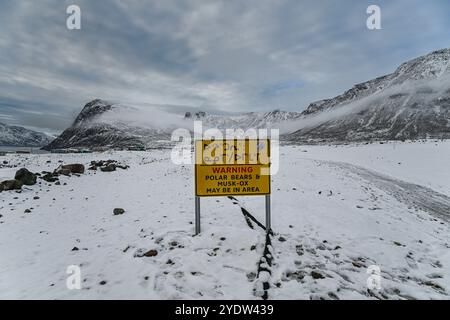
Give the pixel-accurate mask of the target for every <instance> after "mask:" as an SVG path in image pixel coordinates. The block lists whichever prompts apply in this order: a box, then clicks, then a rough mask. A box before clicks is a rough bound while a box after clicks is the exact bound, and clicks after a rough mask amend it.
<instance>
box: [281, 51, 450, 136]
mask: <svg viewBox="0 0 450 320" xmlns="http://www.w3.org/2000/svg"><path fill="white" fill-rule="evenodd" d="M449 119H450V49H444V50H439V51H435V52H432V53H430V54H428V55H425V56H422V57H419V58H417V59H414V60H411V61H409V62H406V63H404V64H402V65H401V66H400V67H399V68H398V69H397V70H396V71H395V72H394V73H392V74H389V75H386V76H383V77H380V78H377V79H374V80H370V81H367V82H364V83H361V84H357V85H355V86H354V87H353V88H351V89H350V90H348V91H346V92H345V93H343V94H342V95H339V96H337V97H335V98H333V99H328V100H321V101H318V102H314V103H312V104H310V105H309V107H308V108H307V109H306V110H305V111H304V112H303V113H302V121H301V122H299V126H300V128H299V129H298V130H296V131H295V132H294V133H292V134H289V135H287V136H286V139H288V140H295V141H299V140H300V141H317V140H326V141H330V140H331V141H342V142H347V141H370V140H383V139H386V140H403V139H423V138H450V123H449Z"/></svg>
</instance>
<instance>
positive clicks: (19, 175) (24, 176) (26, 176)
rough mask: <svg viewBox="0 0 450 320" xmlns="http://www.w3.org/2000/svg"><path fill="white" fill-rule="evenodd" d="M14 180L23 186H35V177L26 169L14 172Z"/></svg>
mask: <svg viewBox="0 0 450 320" xmlns="http://www.w3.org/2000/svg"><path fill="white" fill-rule="evenodd" d="M14 179H16V180H19V181H20V182H22V183H23V184H24V185H27V186H32V185H35V184H36V175H35V174H34V173H32V172H30V171H28V170H27V169H26V168H22V169H20V170H18V171H17V172H16V175H15V176H14Z"/></svg>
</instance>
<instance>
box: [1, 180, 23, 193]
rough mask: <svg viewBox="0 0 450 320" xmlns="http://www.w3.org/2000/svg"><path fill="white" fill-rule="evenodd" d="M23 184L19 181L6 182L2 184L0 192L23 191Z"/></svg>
mask: <svg viewBox="0 0 450 320" xmlns="http://www.w3.org/2000/svg"><path fill="white" fill-rule="evenodd" d="M22 186H23V183H22V182H21V181H19V180H16V179H14V180H6V181H3V182H2V183H1V184H0V190H2V189H3V191H9V190H20V189H22Z"/></svg>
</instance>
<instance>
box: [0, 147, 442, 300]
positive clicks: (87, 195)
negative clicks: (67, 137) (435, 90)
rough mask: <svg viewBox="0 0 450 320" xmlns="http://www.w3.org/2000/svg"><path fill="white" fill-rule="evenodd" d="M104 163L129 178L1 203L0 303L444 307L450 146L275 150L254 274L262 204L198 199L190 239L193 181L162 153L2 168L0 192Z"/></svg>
mask: <svg viewBox="0 0 450 320" xmlns="http://www.w3.org/2000/svg"><path fill="white" fill-rule="evenodd" d="M108 159H114V160H118V161H120V162H122V163H126V164H128V165H129V166H130V168H129V169H126V170H122V169H118V170H117V171H114V172H100V171H89V170H87V171H86V173H85V174H83V175H81V176H75V175H72V176H70V177H66V176H61V178H60V182H61V183H60V185H55V184H53V183H47V182H45V181H43V180H39V181H41V184H37V185H34V186H31V187H27V186H25V187H24V188H23V191H22V192H21V193H17V192H14V191H6V192H2V193H0V298H2V299H17V298H19V299H128V298H136V299H261V296H263V292H264V288H263V285H262V284H263V283H268V284H269V285H270V287H269V289H268V290H266V292H265V295H266V297H267V298H268V299H449V293H450V228H449V222H450V168H449V164H450V142H432V141H429V142H426V143H395V144H394V143H386V144H382V145H381V144H374V145H360V146H285V147H281V150H280V171H279V173H278V174H277V175H275V176H273V179H272V180H273V183H272V192H273V196H272V216H273V223H272V227H273V231H274V235H273V236H272V237H271V246H269V252H270V254H271V256H272V257H271V258H272V261H271V262H272V263H271V266H269V267H268V268H269V269H270V273H268V272H261V273H259V274H258V272H257V270H258V263H260V261H261V259H262V256H263V251H264V248H265V241H266V237H265V232H264V230H263V229H262V228H261V227H260V226H259V225H258V223H257V222H255V221H253V220H251V219H250V218H248V215H247V219H246V216H245V215H244V214H243V212H248V213H249V214H250V215H252V216H253V217H255V218H256V219H257V221H259V222H261V223H262V224H264V198H263V197H239V198H237V199H229V198H226V197H225V198H208V199H202V203H201V209H202V233H201V235H199V236H195V237H193V236H192V235H193V232H194V225H193V221H194V196H193V193H194V190H193V168H192V167H191V166H176V165H174V164H172V162H171V161H170V150H156V151H150V152H105V153H95V154H76V155H74V154H65V155H59V154H44V155H7V156H4V157H0V164H1V163H2V162H3V161H7V162H8V163H7V164H4V165H2V166H0V180H5V179H11V178H13V177H14V173H15V171H16V170H18V169H19V168H21V167H26V168H28V169H29V170H31V171H33V172H41V171H53V170H54V169H55V168H56V167H58V165H59V164H61V163H65V164H69V163H82V164H84V165H85V166H86V167H87V166H88V165H89V163H90V161H91V160H108ZM117 207H120V208H123V209H125V213H124V214H122V215H113V209H114V208H117ZM242 208H244V209H245V210H243V209H242ZM26 209H28V210H27V211H30V212H28V213H25V211H26ZM149 250H156V252H157V255H156V256H149V257H147V256H142V253H144V252H148V251H149ZM263 260H264V259H263ZM262 262H264V261H262ZM69 265H78V266H80V267H81V278H82V286H81V289H80V290H68V289H67V287H66V279H67V277H68V274H67V273H66V271H67V268H68V266H69ZM369 266H378V267H379V268H380V270H381V281H380V285H381V289H379V290H376V289H374V290H368V287H367V279H368V277H369V276H370V274H368V273H367V271H368V268H369ZM372 268H373V267H372ZM371 270H373V269H371Z"/></svg>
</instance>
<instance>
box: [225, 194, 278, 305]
mask: <svg viewBox="0 0 450 320" xmlns="http://www.w3.org/2000/svg"><path fill="white" fill-rule="evenodd" d="M228 199H230V200H231V201H232V202H233V204H235V205H238V206H239V207H240V208H241V211H242V214H243V215H244V218H245V221H246V222H247V225H248V226H249V227H250V228H251V229H255V227H254V225H253V223H255V224H256V225H257V226H258V227H260V228H261V229H263V230H264V231H265V233H266V238H265V243H264V251H263V254H262V256H261V258H260V259H259V262H258V271H257V281H256V285H255V288H254V292H253V293H254V295H255V296H257V297H261V298H262V299H263V300H267V299H269V289H270V276H271V275H272V262H273V250H272V239H271V238H270V237H271V236H273V230H272V229H270V230H269V231H268V232H267V228H266V227H265V226H264V225H263V224H262V223H261V222H259V221H258V219H256V218H255V217H254V216H253V215H252V214H250V212H248V211H247V209H245V208H244V207H243V206H242V205H241V204H240V203H239V200H237V199H236V198H235V197H233V196H228Z"/></svg>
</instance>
